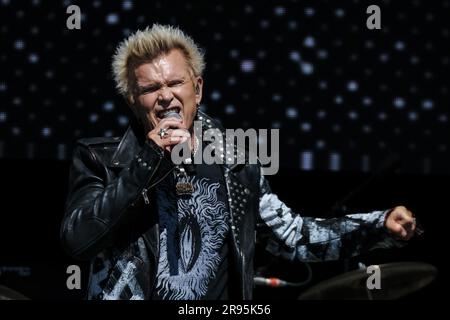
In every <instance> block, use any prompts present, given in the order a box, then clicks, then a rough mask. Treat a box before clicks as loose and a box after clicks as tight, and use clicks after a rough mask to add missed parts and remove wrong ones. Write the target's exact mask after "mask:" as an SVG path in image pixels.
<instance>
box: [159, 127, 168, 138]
mask: <svg viewBox="0 0 450 320" xmlns="http://www.w3.org/2000/svg"><path fill="white" fill-rule="evenodd" d="M158 135H159V137H160V138H161V139H164V137H165V136H166V135H167V129H165V128H162V129H159V133H158Z"/></svg>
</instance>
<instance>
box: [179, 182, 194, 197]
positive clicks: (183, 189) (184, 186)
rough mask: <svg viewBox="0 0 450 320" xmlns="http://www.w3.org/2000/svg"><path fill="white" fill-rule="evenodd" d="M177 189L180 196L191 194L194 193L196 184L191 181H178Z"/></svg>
mask: <svg viewBox="0 0 450 320" xmlns="http://www.w3.org/2000/svg"><path fill="white" fill-rule="evenodd" d="M175 189H176V192H177V195H178V196H190V195H192V194H193V193H194V186H193V185H192V183H190V182H181V181H179V182H177V184H176V185H175Z"/></svg>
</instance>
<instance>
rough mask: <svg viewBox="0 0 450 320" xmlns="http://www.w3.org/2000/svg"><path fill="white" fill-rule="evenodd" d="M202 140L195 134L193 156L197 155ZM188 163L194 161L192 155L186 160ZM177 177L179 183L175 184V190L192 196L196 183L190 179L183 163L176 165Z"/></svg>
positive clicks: (179, 193)
mask: <svg viewBox="0 0 450 320" xmlns="http://www.w3.org/2000/svg"><path fill="white" fill-rule="evenodd" d="M199 144H200V142H199V141H198V138H197V136H195V135H194V146H193V148H192V156H195V154H196V153H197V150H198V148H199ZM185 162H186V164H191V163H192V157H190V158H187V159H186V160H185ZM176 171H177V173H176V178H177V183H176V185H175V190H176V193H177V195H178V196H190V195H192V193H193V192H194V185H193V184H192V183H191V182H190V181H189V179H188V176H187V174H186V170H185V169H184V168H183V166H181V165H177V166H176Z"/></svg>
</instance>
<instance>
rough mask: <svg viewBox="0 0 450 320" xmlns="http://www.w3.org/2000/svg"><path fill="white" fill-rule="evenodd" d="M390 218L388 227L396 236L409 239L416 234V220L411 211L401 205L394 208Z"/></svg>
mask: <svg viewBox="0 0 450 320" xmlns="http://www.w3.org/2000/svg"><path fill="white" fill-rule="evenodd" d="M389 218H390V219H389V220H390V221H389V224H388V229H389V231H390V232H391V233H393V234H394V235H395V236H396V237H398V238H400V239H402V240H409V239H411V238H412V237H413V236H414V231H415V230H416V222H415V219H414V216H413V214H412V212H411V211H409V210H408V209H406V208H405V207H403V206H399V207H396V208H394V210H393V211H392V213H391V216H390V217H389Z"/></svg>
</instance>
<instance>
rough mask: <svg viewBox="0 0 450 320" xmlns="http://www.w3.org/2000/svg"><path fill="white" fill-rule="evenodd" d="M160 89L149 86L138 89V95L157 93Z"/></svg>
mask: <svg viewBox="0 0 450 320" xmlns="http://www.w3.org/2000/svg"><path fill="white" fill-rule="evenodd" d="M159 88H160V86H158V85H150V86H145V87H139V94H146V93H152V92H155V91H157V90H158V89H159Z"/></svg>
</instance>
